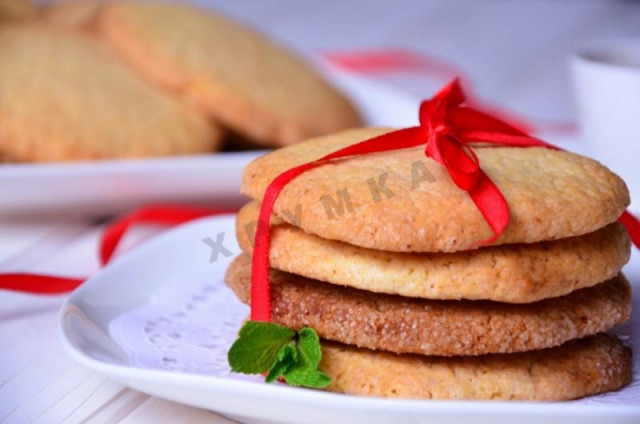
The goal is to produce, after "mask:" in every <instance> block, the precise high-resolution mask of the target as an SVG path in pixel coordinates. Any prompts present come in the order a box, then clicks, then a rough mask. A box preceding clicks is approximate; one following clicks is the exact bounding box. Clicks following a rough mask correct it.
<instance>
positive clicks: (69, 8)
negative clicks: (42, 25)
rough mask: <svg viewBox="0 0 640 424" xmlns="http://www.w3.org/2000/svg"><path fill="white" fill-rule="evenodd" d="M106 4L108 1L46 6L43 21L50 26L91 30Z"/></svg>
mask: <svg viewBox="0 0 640 424" xmlns="http://www.w3.org/2000/svg"><path fill="white" fill-rule="evenodd" d="M105 2H106V0H105V1H98V0H69V1H58V2H55V3H51V4H48V5H46V7H45V8H44V9H43V12H42V19H43V20H45V21H46V22H48V23H49V24H54V25H59V26H66V27H75V28H82V27H86V28H87V29H90V27H91V26H92V25H93V24H95V20H96V18H97V16H98V14H99V13H100V10H101V8H102V6H103V5H104V4H105Z"/></svg>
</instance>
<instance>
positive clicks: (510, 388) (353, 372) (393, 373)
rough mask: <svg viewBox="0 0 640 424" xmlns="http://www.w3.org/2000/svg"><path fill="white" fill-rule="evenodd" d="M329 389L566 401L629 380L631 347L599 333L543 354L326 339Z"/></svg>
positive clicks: (426, 396) (410, 395) (394, 394)
mask: <svg viewBox="0 0 640 424" xmlns="http://www.w3.org/2000/svg"><path fill="white" fill-rule="evenodd" d="M320 368H321V369H322V370H323V371H324V372H325V373H327V374H328V375H329V376H330V377H331V378H332V382H331V385H330V386H329V387H328V388H327V390H330V391H334V392H340V393H346V394H350V395H362V396H377V397H394V398H413V399H443V400H444V399H467V400H473V399H478V400H523V401H524V400H529V401H560V400H568V399H575V398H580V397H584V396H589V395H594V394H597V393H602V392H607V391H612V390H617V389H619V388H621V387H623V386H625V385H627V384H629V382H630V381H631V349H629V348H628V347H626V346H624V345H623V344H622V343H621V342H620V340H618V338H617V337H615V336H612V335H609V334H603V333H601V334H598V335H595V336H591V337H587V338H584V339H580V340H573V341H570V342H568V343H565V344H564V345H562V346H559V347H554V348H551V349H544V350H538V351H531V352H524V353H512V354H496V355H485V356H476V357H434V356H419V355H406V354H405V355H397V354H393V353H387V352H382V351H373V350H367V349H360V348H356V347H351V346H346V345H341V344H336V343H330V342H326V343H325V342H323V358H322V362H321V363H320Z"/></svg>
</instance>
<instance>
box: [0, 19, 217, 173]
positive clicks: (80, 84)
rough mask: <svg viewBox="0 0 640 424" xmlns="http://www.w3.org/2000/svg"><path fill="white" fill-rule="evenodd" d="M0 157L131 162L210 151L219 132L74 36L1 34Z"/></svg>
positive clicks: (47, 31) (23, 28) (29, 27)
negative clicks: (129, 159)
mask: <svg viewBox="0 0 640 424" xmlns="http://www.w3.org/2000/svg"><path fill="white" fill-rule="evenodd" d="M0 93H2V95H1V96H0V157H2V158H4V159H5V160H8V161H56V160H84V159H105V158H132V157H145V156H163V155H176V154H191V153H201V152H209V151H212V150H213V149H214V148H215V147H216V146H217V145H218V144H219V142H220V131H219V130H218V129H217V128H215V127H214V126H212V125H211V124H210V123H209V122H207V120H206V119H205V118H204V117H203V116H202V115H201V114H200V113H199V112H198V111H196V110H195V109H194V108H192V107H190V106H189V105H186V104H184V103H183V102H181V101H179V100H177V99H175V98H173V97H172V96H170V95H169V94H167V93H164V92H163V91H161V90H158V89H156V88H154V87H153V86H151V85H149V84H148V83H146V82H145V81H143V80H142V79H141V78H140V77H139V76H138V75H137V74H135V73H134V72H132V71H131V70H130V69H128V68H127V67H126V66H125V65H124V64H122V63H121V62H120V60H119V59H118V58H117V57H116V56H114V55H113V54H112V53H111V52H110V51H109V50H108V49H107V48H106V47H104V46H103V45H101V44H100V43H97V42H95V40H93V39H91V38H90V37H84V36H82V34H79V33H77V32H76V31H71V30H67V29H65V28H59V27H49V26H44V25H36V24H24V25H17V24H16V25H3V26H2V27H0Z"/></svg>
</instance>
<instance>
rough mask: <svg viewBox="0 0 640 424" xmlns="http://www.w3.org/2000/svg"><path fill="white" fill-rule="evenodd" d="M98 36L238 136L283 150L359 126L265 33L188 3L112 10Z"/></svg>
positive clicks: (343, 104) (334, 94)
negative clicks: (298, 143) (311, 138)
mask: <svg viewBox="0 0 640 424" xmlns="http://www.w3.org/2000/svg"><path fill="white" fill-rule="evenodd" d="M99 31H100V33H101V34H102V36H103V37H104V38H105V39H106V40H108V41H109V42H110V43H111V45H112V46H113V47H114V49H115V50H116V51H118V52H119V53H120V54H121V55H122V56H123V57H124V58H126V59H127V60H128V61H129V63H130V64H132V65H133V66H135V67H136V68H137V69H138V71H139V72H141V73H142V74H143V75H145V76H146V77H147V78H149V79H150V80H153V81H155V82H156V83H157V84H159V85H161V86H163V87H165V88H167V89H170V90H174V91H177V92H179V93H181V94H183V95H185V96H186V97H187V98H189V99H190V100H192V101H194V102H195V103H196V104H197V105H199V106H200V107H202V108H203V109H204V110H205V111H206V112H207V113H209V114H210V115H211V116H212V117H213V118H215V119H217V120H218V121H219V122H220V123H222V124H223V125H224V126H226V127H228V128H229V129H231V130H232V131H233V132H236V133H239V134H240V135H242V136H244V137H246V138H248V139H250V140H252V141H253V142H255V143H258V144H262V145H263V146H281V145H288V144H292V143H296V142H299V141H303V140H305V139H307V138H309V137H313V136H317V135H323V134H329V133H332V132H335V131H339V130H342V129H345V128H351V127H358V126H360V125H361V119H360V116H359V114H358V113H357V111H356V109H355V108H354V106H353V105H352V104H351V103H350V102H349V101H348V100H347V99H346V97H344V96H343V95H342V94H341V93H339V92H338V91H337V90H336V89H335V88H334V87H332V86H331V85H330V84H329V83H328V82H326V81H325V80H324V79H323V78H322V77H320V76H319V75H318V73H317V72H316V71H315V70H314V69H313V68H312V67H311V66H310V65H309V64H307V63H306V62H304V61H303V60H301V59H300V58H299V57H297V56H296V55H295V54H293V53H292V52H289V51H288V50H286V49H285V48H283V47H281V46H279V45H277V44H275V43H274V42H271V41H269V40H267V39H266V38H265V37H263V36H262V35H261V34H259V33H257V32H255V31H253V30H251V29H249V28H247V27H245V26H243V25H241V24H239V23H236V22H234V21H232V20H230V19H228V18H226V17H223V16H221V15H217V14H215V13H213V12H212V11H210V10H203V9H198V8H195V7H193V6H188V5H184V4H161V3H127V2H116V3H112V4H108V5H107V6H106V7H105V8H104V9H103V10H102V11H101V13H100V17H99Z"/></svg>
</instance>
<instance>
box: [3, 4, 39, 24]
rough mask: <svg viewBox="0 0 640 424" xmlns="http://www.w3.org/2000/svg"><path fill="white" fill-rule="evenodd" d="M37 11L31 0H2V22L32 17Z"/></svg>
mask: <svg viewBox="0 0 640 424" xmlns="http://www.w3.org/2000/svg"><path fill="white" fill-rule="evenodd" d="M37 12H38V10H37V8H36V6H35V4H33V2H32V1H31V0H0V23H6V22H7V21H16V20H23V19H31V18H34V17H35V16H36V14H37Z"/></svg>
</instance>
